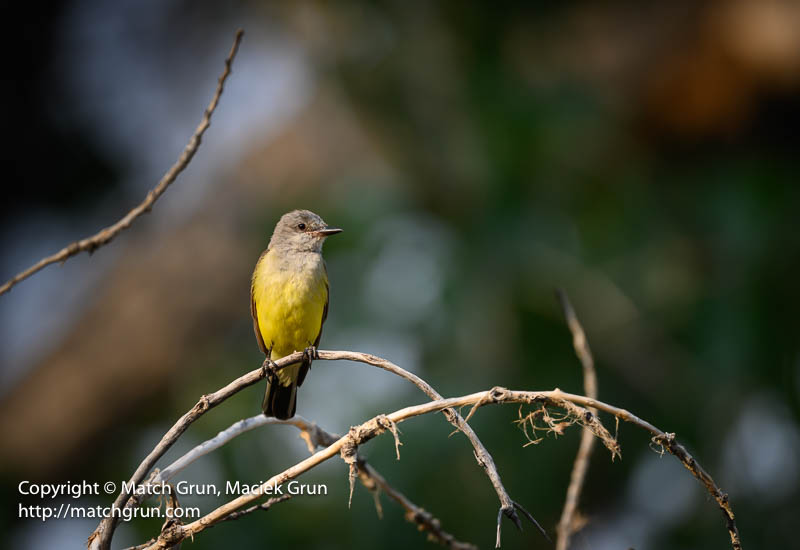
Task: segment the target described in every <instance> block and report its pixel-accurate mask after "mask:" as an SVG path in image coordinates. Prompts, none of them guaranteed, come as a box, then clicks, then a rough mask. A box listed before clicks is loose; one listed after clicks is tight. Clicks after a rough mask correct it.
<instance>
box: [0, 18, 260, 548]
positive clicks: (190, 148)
mask: <svg viewBox="0 0 800 550" xmlns="http://www.w3.org/2000/svg"><path fill="white" fill-rule="evenodd" d="M243 36H244V31H243V30H242V29H239V30H237V31H236V36H235V37H234V39H233V45H232V46H231V49H230V52H228V56H227V57H226V58H225V68H224V69H223V71H222V74H221V75H220V76H219V78H218V79H217V88H216V90H215V91H214V95H213V96H212V98H211V102H210V103H209V104H208V107H206V109H205V111H204V112H203V118H202V119H201V120H200V124H198V125H197V128H196V129H195V131H194V134H192V137H191V138H190V139H189V143H187V144H186V147H185V148H184V150H183V152H182V153H181V155H180V157H178V160H177V161H176V162H175V164H173V165H172V167H171V168H170V169H169V170H168V171H167V173H166V174H164V176H163V177H162V178H161V181H159V182H158V185H156V186H155V187H154V188H153V189H152V190H150V192H149V193H148V194H147V197H145V199H144V201H143V202H142V203H141V204H139V205H138V206H136V207H135V208H134V209H133V210H131V211H130V212H128V213H127V214H126V215H125V217H123V218H122V219H121V220H119V221H118V222H117V223H115V224H114V225H111V226H109V227H107V228H105V229H103V230H102V231H100V232H99V233H97V234H96V235H94V236H92V237H89V238H86V239H83V240H81V241H76V242H74V243H72V244H71V245H69V246H67V247H66V248H64V249H62V250H61V251H60V252H58V253H57V254H54V255H52V256H48V257H47V258H43V259H42V260H40V261H39V262H38V263H36V264H35V265H34V266H32V267H30V268H28V269H27V270H25V271H23V272H22V273H20V274H19V275H17V276H16V277H14V278H12V279H11V280H10V281H8V282H7V283H5V284H4V285H3V286H2V287H0V295H2V294H3V293H5V292H8V290H9V289H11V287H12V286H14V285H15V284H16V283H18V282H19V281H21V280H23V279H26V278H27V277H30V276H31V275H33V274H34V273H36V272H37V271H39V270H40V269H42V268H43V267H45V266H47V265H49V264H52V263H55V262H63V261H65V260H66V259H67V258H69V257H70V256H74V255H75V254H78V253H79V252H82V251H84V250H85V251H87V252H90V253H91V252H94V251H95V250H96V249H97V248H98V247H100V246H103V245H104V244H106V243H108V242H109V241H111V239H113V238H114V237H115V236H116V235H117V234H118V233H119V232H120V231H122V230H124V229H126V228H128V227H129V226H130V225H131V224H132V223H133V221H134V220H135V219H136V218H138V217H139V216H141V215H142V214H144V213H146V212H149V211H150V209H151V208H152V207H153V204H154V203H155V202H156V200H157V199H158V198H159V197H160V196H161V195H162V193H164V191H165V190H166V189H167V187H168V186H169V185H170V184H171V183H172V182H173V181H175V178H177V177H178V174H180V173H181V172H182V171H183V170H184V169H185V168H186V166H188V164H189V162H190V161H191V160H192V157H194V154H195V153H196V152H197V148H198V147H199V146H200V141H201V140H202V138H203V134H204V133H205V131H206V129H208V127H209V126H210V125H211V115H212V114H214V110H215V109H216V108H217V104H218V103H219V98H220V96H221V95H222V91H223V89H224V87H225V80H227V78H228V75H229V74H230V73H231V64H232V63H233V59H234V57H236V52H237V51H238V50H239V44H240V43H241V41H242V37H243ZM202 401H203V400H202V399H201V402H202ZM198 405H201V403H198ZM207 406H213V405H207ZM195 408H197V406H195ZM201 408H202V407H201ZM193 410H194V409H193ZM203 412H205V411H203ZM190 414H191V411H190V412H189V413H187V415H190ZM199 414H202V412H199V413H197V415H198V416H199ZM185 416H186V415H184V417H185ZM190 423H191V422H190ZM186 426H187V427H188V424H186ZM173 428H174V427H173ZM185 429H186V428H183V430H185ZM183 430H180V431H179V432H177V433H175V434H174V439H173V440H172V441H170V442H169V443H168V444H167V446H166V448H164V451H166V449H167V448H169V446H170V445H172V443H174V441H175V439H177V438H178V436H179V435H180V434H181V433H183ZM170 431H172V430H170ZM165 438H166V436H165ZM163 441H164V440H163V439H162V443H163ZM154 452H155V450H154ZM151 454H152V453H151ZM161 454H163V452H162V453H161ZM161 454H159V455H158V456H157V457H155V458H154V459H153V461H152V463H150V464H149V465H147V466H146V467H145V463H146V462H147V459H145V462H143V463H142V465H140V466H139V468H138V469H137V470H136V472H137V473H136V474H134V478H135V482H136V483H139V482H141V481H142V479H143V478H144V476H145V475H146V474H147V472H148V471H149V470H150V468H151V467H152V466H153V463H155V460H157V459H158V457H160V456H161ZM148 458H150V457H149V456H148ZM143 467H145V468H144V469H143ZM137 474H139V475H137ZM134 478H132V481H133V480H134ZM127 497H128V495H126V494H125V491H124V490H123V491H122V492H120V495H119V497H118V498H117V500H116V501H115V502H114V505H115V506H116V507H120V506H122V505H123V504H124V503H125V500H126V499H127ZM118 521H119V520H118V518H115V517H114V516H113V515H112V517H110V518H106V519H104V520H103V521H102V522H101V523H100V525H98V527H97V529H96V530H95V531H94V532H93V533H92V534H91V536H90V537H89V540H88V546H89V548H100V549H102V550H108V548H109V547H110V545H111V536H112V534H113V532H114V528H115V527H116V524H117V522H118Z"/></svg>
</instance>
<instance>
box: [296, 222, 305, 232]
mask: <svg viewBox="0 0 800 550" xmlns="http://www.w3.org/2000/svg"><path fill="white" fill-rule="evenodd" d="M297 229H299V230H300V231H305V230H306V224H304V223H298V224H297Z"/></svg>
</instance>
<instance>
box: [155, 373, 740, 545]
mask: <svg viewBox="0 0 800 550" xmlns="http://www.w3.org/2000/svg"><path fill="white" fill-rule="evenodd" d="M476 403H480V404H482V406H483V405H488V404H494V403H527V404H538V405H545V406H548V407H556V408H560V409H563V410H566V411H567V412H568V414H570V415H574V416H575V417H576V418H578V419H581V420H580V421H581V423H582V424H583V425H584V426H587V425H588V426H590V427H591V425H592V424H594V423H595V422H598V421H597V418H596V415H593V414H592V413H591V412H589V411H588V410H587V408H586V407H595V408H596V409H599V410H601V411H604V412H606V413H609V414H612V415H614V416H616V417H617V418H619V419H621V420H624V421H626V422H631V423H633V424H636V425H637V426H639V427H641V428H644V429H646V430H648V431H650V432H651V433H653V434H654V436H655V440H654V441H655V442H656V443H658V444H661V445H664V446H665V447H666V448H667V450H669V451H670V452H671V453H673V454H674V455H675V456H676V457H678V458H679V459H680V460H681V462H684V464H690V465H691V468H690V471H691V472H692V473H693V474H694V475H695V477H698V479H700V480H701V481H702V482H703V483H704V485H705V486H706V488H707V489H708V490H709V492H711V493H712V495H715V498H716V495H717V494H719V495H723V493H722V491H721V490H720V489H719V488H718V487H717V486H716V484H714V482H713V480H712V479H711V477H710V476H709V475H708V474H707V473H706V472H705V471H704V470H703V469H702V468H701V467H700V465H699V464H697V462H696V461H695V460H694V459H693V458H692V457H691V456H690V455H689V454H688V453H687V452H686V451H685V449H683V447H681V446H680V445H679V444H678V443H677V442H676V441H675V439H674V435H673V434H665V433H664V432H662V431H660V430H658V429H657V428H655V427H654V426H653V425H652V424H650V423H648V422H646V421H644V420H642V419H640V418H638V417H637V416H635V415H633V414H631V413H630V412H628V411H626V410H624V409H620V408H618V407H614V406H613V405H609V404H606V403H603V402H601V401H597V400H596V399H590V398H588V397H585V396H583V395H575V394H569V393H565V392H562V391H561V390H559V389H555V390H552V391H542V392H531V391H512V390H507V389H505V388H499V387H495V388H492V389H491V390H488V391H483V392H477V393H473V394H470V395H465V396H461V397H455V398H450V399H440V400H436V401H431V402H428V403H424V404H422V405H416V406H412V407H406V408H403V409H400V410H398V411H395V412H393V413H391V414H388V415H378V416H376V417H374V418H372V419H370V420H368V421H367V422H364V423H363V424H361V425H359V426H355V427H354V428H352V429H351V430H350V432H349V433H348V434H347V435H345V436H343V437H341V438H339V439H337V440H336V441H335V442H333V443H332V444H330V445H328V446H327V447H325V448H324V449H322V450H320V451H317V452H316V453H314V454H313V455H312V456H310V457H308V458H307V459H305V460H303V461H301V462H299V463H297V464H295V465H294V466H292V467H290V468H288V469H286V470H284V471H283V472H281V473H279V474H277V475H274V476H272V477H271V478H270V479H268V480H267V481H265V482H264V483H263V484H262V485H261V490H262V491H267V490H268V488H269V487H273V486H276V485H280V484H282V483H285V482H287V481H289V480H291V479H294V478H296V477H298V476H299V475H301V474H303V473H305V472H307V471H308V470H310V469H312V468H314V467H316V466H317V465H319V464H321V463H322V462H324V461H326V460H328V459H330V458H332V457H334V456H336V455H337V454H340V453H341V452H342V449H344V448H345V447H352V448H357V447H358V446H360V445H362V444H364V443H365V442H367V441H369V440H370V439H372V438H374V437H376V436H378V435H380V434H381V433H383V432H384V431H387V430H389V427H390V423H399V422H402V421H404V420H407V419H409V418H413V417H415V416H419V415H423V414H428V413H432V412H437V411H442V410H445V409H447V408H458V407H465V406H471V405H475V404H476ZM603 429H605V428H603ZM612 447H613V445H612ZM612 452H613V449H612ZM688 467H689V466H687V468H688ZM259 497H260V495H259V494H258V491H254V492H253V493H250V494H245V495H242V496H240V497H237V498H235V499H233V500H231V501H229V502H227V503H226V504H223V505H222V506H220V507H218V508H217V509H215V510H213V511H211V512H209V513H208V514H206V515H205V516H203V517H201V518H200V519H198V520H195V521H193V522H192V523H189V524H187V525H176V526H174V527H173V528H171V529H169V530H167V531H166V532H164V533H162V534H161V535H159V537H158V539H157V540H156V541H155V542H154V543H153V544H151V545H150V546H148V547H146V548H147V549H148V550H156V549H165V548H169V547H171V546H173V545H175V544H177V543H179V542H180V541H182V540H184V539H185V538H187V537H192V536H194V535H196V534H197V533H199V532H201V531H203V530H205V529H206V528H208V527H210V526H211V525H214V524H216V523H218V522H220V521H222V520H223V519H224V518H225V517H227V516H229V515H230V514H232V513H234V512H236V510H238V509H240V508H242V507H244V506H248V505H251V504H252V502H253V501H255V500H257V499H258V498H259ZM725 503H726V506H727V509H728V510H730V507H729V505H728V504H727V499H726V500H725ZM730 517H731V523H733V531H732V532H735V522H733V515H732V513H731V514H730ZM730 528H731V527H730V525H729V529H730ZM732 539H733V536H732ZM736 540H737V541H738V533H737V535H736ZM734 548H741V545H737V544H736V543H734Z"/></svg>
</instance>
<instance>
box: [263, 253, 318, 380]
mask: <svg viewBox="0 0 800 550" xmlns="http://www.w3.org/2000/svg"><path fill="white" fill-rule="evenodd" d="M314 256H317V257H314ZM253 298H254V300H255V304H256V315H257V316H258V326H259V330H260V331H261V337H262V338H263V340H264V345H265V346H266V347H267V349H271V350H272V354H271V359H273V360H276V359H280V358H281V357H284V356H286V355H289V354H290V353H292V352H295V351H302V350H303V349H305V348H307V347H308V346H311V345H313V344H314V341H315V340H316V339H317V336H318V335H319V333H320V330H322V315H323V311H324V309H325V304H326V303H327V301H328V281H327V276H326V274H325V267H324V264H323V263H322V258H321V257H318V255H313V256H309V257H308V258H305V259H304V260H303V261H300V262H298V265H296V266H293V267H292V268H290V269H287V266H286V265H285V263H284V264H281V262H280V259H278V258H275V257H274V254H273V252H272V251H270V252H268V253H267V254H265V255H264V256H263V257H262V259H261V261H260V262H259V263H258V265H257V266H256V270H255V273H254V274H253ZM299 369H300V366H299V365H297V366H295V367H290V368H288V369H282V370H281V371H279V373H278V378H279V380H280V383H281V384H282V385H289V384H291V381H292V380H294V379H295V378H296V377H297V373H298V371H299Z"/></svg>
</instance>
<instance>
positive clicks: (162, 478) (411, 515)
mask: <svg viewBox="0 0 800 550" xmlns="http://www.w3.org/2000/svg"><path fill="white" fill-rule="evenodd" d="M276 424H277V425H291V426H295V427H296V428H297V429H298V430H300V435H301V437H302V438H303V439H304V440H305V441H306V443H307V444H308V445H309V452H310V453H311V454H313V453H314V451H315V449H316V447H327V446H328V445H331V444H333V443H334V442H335V441H336V440H337V439H339V437H340V436H338V435H335V434H331V433H330V432H327V431H325V430H324V429H322V428H320V427H319V426H317V424H315V423H314V422H310V421H308V420H306V419H305V418H303V417H302V416H299V415H295V416H294V417H292V418H290V419H288V420H278V419H277V418H272V417H266V416H264V415H263V414H259V415H256V416H252V417H250V418H245V419H243V420H239V421H238V422H234V423H233V424H232V425H231V426H229V427H228V428H226V429H224V430H222V431H221V432H219V433H218V434H217V435H216V436H214V437H213V438H211V439H209V440H207V441H204V442H203V443H200V444H199V445H197V446H195V447H194V448H193V449H191V450H190V451H189V452H187V453H186V454H184V455H183V456H182V457H180V458H178V459H177V460H176V461H175V462H173V463H172V464H170V465H169V466H167V467H166V468H164V469H163V470H161V471H158V472H156V473H155V475H153V476H151V478H150V479H149V480H148V481H147V482H146V483H145V485H144V486H145V488H146V487H147V486H149V485H158V484H160V483H163V482H167V481H169V480H170V479H172V478H173V477H175V476H176V475H177V474H178V473H180V472H181V471H182V470H183V469H184V468H186V467H187V466H189V464H191V463H193V462H194V461H196V460H197V459H199V458H201V457H203V456H205V455H207V454H209V453H211V452H212V451H215V450H216V449H219V448H220V447H222V446H223V445H225V444H226V443H228V442H229V441H231V440H232V439H234V438H235V437H238V436H239V435H241V434H243V433H246V432H248V431H250V430H253V429H255V428H259V427H261V426H266V425H276ZM389 429H390V431H393V434H394V433H396V431H397V427H396V426H392V427H390V428H389ZM395 441H396V442H397V439H396V437H395ZM356 459H357V461H358V476H359V480H360V481H361V483H362V485H364V486H365V487H366V488H367V489H368V490H369V491H370V492H372V493H373V495H374V497H375V502H376V508H377V509H378V515H379V516H381V515H382V514H381V508H380V500H379V496H378V492H379V491H383V492H384V493H386V495H387V496H388V497H389V498H391V499H392V500H394V501H395V502H397V503H399V504H400V506H402V507H403V508H404V509H405V511H406V514H405V518H406V519H407V520H408V521H410V522H412V523H415V524H416V525H417V526H418V527H419V529H420V530H422V531H426V532H427V533H428V538H429V539H430V540H432V541H434V542H438V543H439V544H441V545H442V546H444V547H446V548H454V549H456V550H475V549H476V547H475V546H474V545H472V544H469V543H466V542H461V541H459V540H457V539H456V538H455V537H454V536H453V535H451V534H450V533H447V532H446V531H444V530H443V529H442V527H441V524H440V522H439V520H438V519H436V518H435V517H434V516H432V515H431V514H430V513H429V512H427V511H425V510H424V509H423V508H420V507H418V506H417V505H415V504H414V503H413V502H411V501H410V500H408V498H406V497H405V495H403V494H402V493H400V492H399V491H397V490H396V489H394V488H393V487H392V486H391V485H390V484H389V483H388V482H387V481H386V479H385V478H384V477H383V476H382V475H381V474H380V473H378V471H377V470H375V468H373V467H372V466H370V465H369V464H367V461H366V460H364V459H363V458H362V457H361V456H358V455H356ZM147 494H149V492H148V491H146V490H144V491H142V492H141V496H137V497H134V498H131V499H130V500H129V501H128V505H137V504H140V503H141V501H142V500H144V498H145V497H144V496H145V495H147ZM288 496H289V495H285V496H284V497H281V498H279V499H275V498H271V499H269V500H268V501H267V502H265V503H262V504H261V505H258V506H251V507H250V508H247V509H245V510H244V511H242V513H239V512H236V514H238V515H236V516H235V517H230V516H229V517H227V518H226V520H229V519H237V518H238V517H241V516H242V515H244V514H245V513H251V512H254V511H255V510H257V509H259V508H260V509H263V510H266V509H268V508H269V507H270V506H272V505H273V504H277V503H278V502H282V501H283V500H286V499H287V498H288ZM155 541H156V538H153V539H151V540H150V541H148V542H146V543H144V544H141V545H139V546H136V547H133V548H132V549H128V550H134V549H136V550H140V549H142V548H146V547H147V546H149V545H151V544H153V543H154V542H155Z"/></svg>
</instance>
